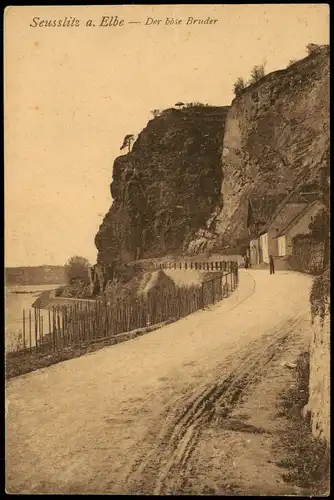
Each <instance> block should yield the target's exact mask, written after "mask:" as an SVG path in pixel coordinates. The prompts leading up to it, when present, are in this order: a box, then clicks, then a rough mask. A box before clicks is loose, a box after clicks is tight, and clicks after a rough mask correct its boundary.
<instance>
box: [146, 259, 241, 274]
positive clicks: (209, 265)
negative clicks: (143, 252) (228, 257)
mask: <svg viewBox="0 0 334 500" xmlns="http://www.w3.org/2000/svg"><path fill="white" fill-rule="evenodd" d="M152 266H153V267H154V268H155V269H184V270H188V269H189V270H190V269H193V270H196V271H211V272H212V271H225V272H231V271H233V270H234V269H235V268H236V267H237V266H238V264H237V263H236V262H235V261H224V260H221V261H207V262H205V261H204V262H203V261H198V262H196V261H186V260H185V261H179V260H178V261H175V260H170V261H167V262H154V261H153V263H152Z"/></svg>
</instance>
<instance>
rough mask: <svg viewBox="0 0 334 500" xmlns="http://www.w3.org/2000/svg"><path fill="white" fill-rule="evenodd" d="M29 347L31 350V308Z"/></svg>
mask: <svg viewBox="0 0 334 500" xmlns="http://www.w3.org/2000/svg"><path fill="white" fill-rule="evenodd" d="M29 348H30V350H31V309H29Z"/></svg>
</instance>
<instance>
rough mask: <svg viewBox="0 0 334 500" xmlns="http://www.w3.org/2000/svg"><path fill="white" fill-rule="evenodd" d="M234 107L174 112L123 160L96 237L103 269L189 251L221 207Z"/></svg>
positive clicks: (159, 121) (163, 116)
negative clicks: (228, 121) (228, 122)
mask: <svg viewBox="0 0 334 500" xmlns="http://www.w3.org/2000/svg"><path fill="white" fill-rule="evenodd" d="M227 111H228V108H227V107H213V106H192V107H184V108H183V109H168V110H165V111H163V112H161V113H160V114H158V116H156V117H155V118H154V119H153V120H151V121H150V122H149V123H148V124H147V126H146V128H145V129H144V130H143V131H142V132H141V133H140V134H139V136H138V139H137V140H136V142H135V143H134V145H133V148H132V151H131V152H128V153H127V154H125V155H124V156H120V157H119V158H116V160H115V162H114V168H113V181H112V183H111V186H110V187H111V195H112V198H113V203H112V205H111V208H110V210H109V212H108V213H107V214H106V216H105V217H104V220H103V222H102V224H101V226H100V228H99V231H98V233H97V235H96V238H95V244H96V246H97V249H98V259H97V262H98V265H101V266H103V265H107V266H110V265H114V264H115V265H116V268H117V265H118V263H119V262H122V263H124V262H125V263H126V262H129V261H133V260H138V259H143V258H149V257H158V256H162V255H166V254H176V253H178V252H182V250H183V248H184V247H185V245H186V243H187V242H188V241H189V239H190V238H191V237H192V236H193V235H194V233H195V232H196V231H197V230H199V229H205V228H206V221H207V220H208V219H210V216H212V214H213V213H214V212H215V210H216V211H219V210H220V208H221V204H220V202H221V196H220V189H221V182H222V170H221V166H220V155H221V151H222V140H223V133H224V124H225V118H226V114H227Z"/></svg>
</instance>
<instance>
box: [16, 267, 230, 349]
mask: <svg viewBox="0 0 334 500" xmlns="http://www.w3.org/2000/svg"><path fill="white" fill-rule="evenodd" d="M229 267H230V268H229V270H228V271H225V272H219V273H217V275H216V276H214V277H211V278H210V279H208V280H207V281H204V282H202V283H201V284H200V285H193V286H191V287H176V286H175V288H171V289H168V290H164V289H153V290H151V291H150V292H148V294H147V295H145V296H140V297H138V298H136V299H133V298H132V299H130V298H128V299H122V300H115V301H113V302H111V301H108V300H96V301H91V300H90V301H88V300H87V301H84V300H80V301H78V302H75V301H73V304H70V305H69V304H66V305H60V306H56V307H53V308H52V309H51V310H48V311H47V310H41V309H40V310H39V309H33V310H29V311H26V310H24V311H23V316H22V331H21V332H20V339H19V342H18V344H17V346H16V349H15V351H16V353H18V352H21V353H22V354H24V353H34V352H35V353H42V354H43V353H44V354H47V353H52V352H56V351H59V350H62V349H65V348H67V347H71V346H76V345H80V344H82V343H83V342H87V341H96V340H99V339H105V338H109V337H113V336H115V335H118V334H120V333H124V332H128V331H132V330H135V329H140V328H145V327H149V326H151V325H153V324H160V323H163V322H165V321H167V320H176V319H179V318H182V317H184V316H187V315H189V314H191V313H193V312H195V311H197V310H199V309H203V308H205V307H207V306H209V305H211V304H215V303H216V302H218V301H220V300H222V299H224V298H225V297H227V296H229V295H230V293H231V292H233V290H235V288H236V287H237V285H238V266H237V264H236V263H231V264H230V266H229Z"/></svg>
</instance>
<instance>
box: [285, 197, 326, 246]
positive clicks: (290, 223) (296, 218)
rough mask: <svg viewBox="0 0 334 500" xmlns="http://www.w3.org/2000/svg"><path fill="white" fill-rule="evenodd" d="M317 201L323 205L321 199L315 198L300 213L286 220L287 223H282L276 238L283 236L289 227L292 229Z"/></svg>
mask: <svg viewBox="0 0 334 500" xmlns="http://www.w3.org/2000/svg"><path fill="white" fill-rule="evenodd" d="M317 203H319V204H320V205H322V203H321V202H320V201H318V200H315V201H314V202H313V203H310V204H308V205H306V207H304V208H303V209H302V210H300V211H299V213H297V214H295V216H294V217H290V218H289V220H286V221H285V223H284V224H282V225H281V227H280V228H279V231H278V233H277V235H276V238H279V237H280V236H282V235H283V234H285V233H286V232H287V231H288V229H290V228H291V227H292V226H293V225H294V224H296V223H297V222H298V221H299V220H300V219H301V218H302V217H304V215H305V214H307V212H308V211H309V210H310V209H311V208H312V207H314V205H316V204H317ZM289 208H290V207H289Z"/></svg>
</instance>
